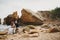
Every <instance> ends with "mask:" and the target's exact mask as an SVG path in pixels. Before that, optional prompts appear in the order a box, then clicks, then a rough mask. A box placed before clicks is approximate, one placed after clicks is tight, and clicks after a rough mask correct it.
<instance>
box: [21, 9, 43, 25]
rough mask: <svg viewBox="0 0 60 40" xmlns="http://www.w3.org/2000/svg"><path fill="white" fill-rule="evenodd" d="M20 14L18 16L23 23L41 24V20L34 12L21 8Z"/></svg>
mask: <svg viewBox="0 0 60 40" xmlns="http://www.w3.org/2000/svg"><path fill="white" fill-rule="evenodd" d="M21 13H22V16H21V18H20V20H21V22H22V23H23V24H25V25H26V24H28V25H41V24H43V22H42V20H40V18H39V16H38V15H36V13H35V12H33V11H31V10H29V9H22V10H21Z"/></svg>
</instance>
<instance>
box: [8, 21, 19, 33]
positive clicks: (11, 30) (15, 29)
mask: <svg viewBox="0 0 60 40" xmlns="http://www.w3.org/2000/svg"><path fill="white" fill-rule="evenodd" d="M10 25H11V28H9V32H8V34H14V33H16V32H17V30H18V28H17V26H16V24H15V23H14V21H11V24H10Z"/></svg>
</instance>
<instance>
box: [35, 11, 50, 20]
mask: <svg viewBox="0 0 60 40" xmlns="http://www.w3.org/2000/svg"><path fill="white" fill-rule="evenodd" d="M36 14H37V15H38V16H39V17H40V19H41V20H42V21H46V20H48V19H50V11H38V12H37V13H36Z"/></svg>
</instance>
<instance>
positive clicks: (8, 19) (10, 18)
mask: <svg viewBox="0 0 60 40" xmlns="http://www.w3.org/2000/svg"><path fill="white" fill-rule="evenodd" d="M18 18H19V16H18V13H17V11H16V12H13V14H9V15H8V16H7V17H5V18H4V22H3V24H7V25H10V23H11V21H15V20H18Z"/></svg>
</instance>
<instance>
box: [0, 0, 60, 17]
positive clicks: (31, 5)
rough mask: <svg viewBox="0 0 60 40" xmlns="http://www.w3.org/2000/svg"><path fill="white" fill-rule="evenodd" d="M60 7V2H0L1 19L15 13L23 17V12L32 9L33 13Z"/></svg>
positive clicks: (28, 0)
mask: <svg viewBox="0 0 60 40" xmlns="http://www.w3.org/2000/svg"><path fill="white" fill-rule="evenodd" d="M56 7H60V0H0V18H4V17H6V16H7V15H9V14H12V13H13V12H14V11H17V12H18V15H19V16H20V17H21V10H22V9H23V8H25V9H31V10H32V11H34V12H36V11H40V10H52V9H54V8H56Z"/></svg>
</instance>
